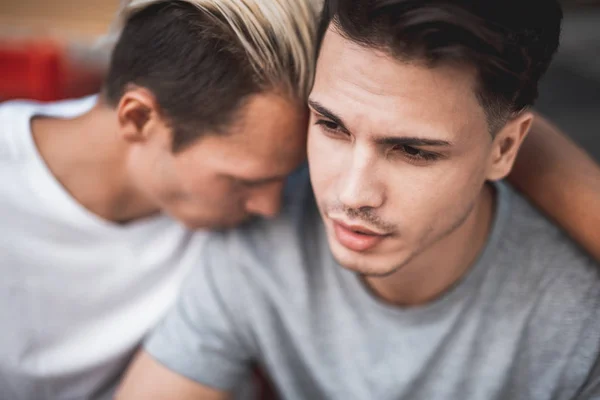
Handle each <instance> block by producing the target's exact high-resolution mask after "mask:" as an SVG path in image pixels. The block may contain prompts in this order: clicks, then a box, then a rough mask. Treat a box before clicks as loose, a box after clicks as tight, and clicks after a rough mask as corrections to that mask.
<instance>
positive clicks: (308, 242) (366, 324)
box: [146, 180, 600, 400]
mask: <svg viewBox="0 0 600 400" xmlns="http://www.w3.org/2000/svg"><path fill="white" fill-rule="evenodd" d="M295 189H296V191H295V194H294V195H293V196H292V197H291V198H290V199H288V200H287V205H286V208H285V210H284V213H283V214H282V215H281V217H279V218H278V219H276V220H271V221H260V220H259V221H256V222H253V223H251V224H249V225H248V226H245V227H242V228H240V229H237V230H235V231H231V232H226V233H215V234H213V235H212V237H211V239H210V240H209V242H208V244H207V247H206V249H205V251H204V252H203V253H202V259H201V260H199V265H198V266H197V268H195V270H194V271H193V273H192V274H191V275H190V276H189V278H188V279H187V284H186V285H185V287H184V289H183V291H182V293H181V298H180V300H179V303H178V305H177V306H176V307H175V308H174V309H173V310H172V312H171V313H170V315H168V316H167V318H166V319H165V320H164V321H163V323H162V324H161V325H160V326H159V327H158V329H157V330H156V331H155V332H154V334H153V335H152V336H151V337H150V338H149V339H148V341H147V343H146V350H147V351H148V352H149V353H150V354H151V355H152V356H153V357H154V358H155V359H157V360H158V361H159V362H161V363H162V364H164V365H165V366H167V367H168V368H170V369H172V370H173V371H176V372H178V373H180V374H182V375H184V376H186V377H188V378H191V379H193V380H195V381H197V382H200V383H202V384H204V385H207V386H211V387H214V388H219V389H223V390H230V389H231V388H233V387H235V386H236V383H237V382H239V381H240V380H241V379H242V377H244V376H245V375H246V374H247V373H248V371H249V369H250V368H251V365H252V364H253V363H254V362H256V363H259V364H260V365H261V366H262V367H263V368H264V369H265V371H266V373H267V375H268V376H269V378H270V379H271V381H272V382H273V383H274V386H275V387H276V388H277V391H278V392H279V394H280V396H281V398H283V399H290V400H295V399H343V400H352V399H361V400H371V399H378V400H385V399H394V400H397V399H410V400H436V399H440V400H448V399H459V400H484V399H485V400H490V399H497V400H507V399H510V400H520V399H523V400H531V399H535V400H544V399H572V398H577V399H583V398H585V399H592V398H598V397H595V396H599V393H600V391H598V387H600V386H599V382H600V378H599V376H600V374H599V373H598V371H597V370H596V371H595V370H594V368H596V369H598V366H597V365H596V364H597V362H598V353H599V347H600V346H599V345H600V342H599V341H600V307H599V302H600V280H599V277H598V266H597V265H595V264H594V263H593V262H592V261H591V260H590V259H589V258H588V257H587V256H586V255H585V254H583V253H582V251H581V250H580V249H579V248H577V247H576V246H575V245H574V244H573V243H572V242H571V241H570V240H569V239H568V238H567V237H566V236H565V235H564V234H563V233H562V232H561V231H560V230H559V229H558V228H556V227H555V226H554V225H553V224H552V223H551V222H549V221H548V220H547V219H546V218H545V217H543V216H542V215H540V213H539V212H538V211H536V210H535V209H534V208H532V207H531V206H530V205H529V204H528V203H527V202H526V201H525V200H524V199H523V198H522V197H520V196H519V195H517V194H516V193H514V192H513V191H512V190H511V189H510V188H508V187H507V186H506V185H503V184H499V185H496V192H497V210H496V216H495V220H494V225H493V228H492V232H491V235H490V237H489V240H488V243H487V245H486V247H485V249H484V250H483V252H482V254H481V256H480V258H479V260H478V261H477V263H476V264H475V265H474V266H473V267H472V268H471V270H470V271H469V272H468V274H467V275H466V276H465V277H464V278H463V279H462V280H461V281H460V282H458V283H457V284H456V285H454V287H453V288H452V289H451V290H449V291H448V292H446V293H445V294H444V295H443V296H442V297H440V298H439V299H437V300H436V301H434V302H432V303H429V304H427V305H424V306H419V307H412V308H400V307H394V306H390V305H386V304H384V303H382V302H380V301H378V300H377V299H376V298H374V297H372V295H371V294H370V292H369V291H368V290H366V289H365V287H364V286H363V285H362V283H361V281H360V280H359V278H358V277H357V275H356V274H355V273H353V272H350V271H348V270H346V269H344V268H342V267H340V266H339V265H337V264H336V262H335V260H334V259H333V258H332V255H331V253H330V250H329V247H328V244H327V240H326V237H325V232H324V228H323V225H322V222H321V219H320V217H319V215H318V212H317V210H316V206H315V204H314V199H313V197H312V193H311V190H310V185H309V184H308V182H307V180H305V181H304V182H297V184H296V186H295Z"/></svg>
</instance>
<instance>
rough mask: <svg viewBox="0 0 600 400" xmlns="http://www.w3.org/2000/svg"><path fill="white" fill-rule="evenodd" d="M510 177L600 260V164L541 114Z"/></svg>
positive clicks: (514, 183) (510, 179)
mask: <svg viewBox="0 0 600 400" xmlns="http://www.w3.org/2000/svg"><path fill="white" fill-rule="evenodd" d="M508 179H509V181H510V182H511V183H512V184H513V185H514V186H515V187H517V188H518V189H519V190H520V191H522V192H523V193H524V194H525V195H526V196H527V197H529V198H530V199H531V201H532V202H533V203H535V204H536V205H537V206H538V207H539V208H541V209H542V210H543V211H545V212H546V213H547V214H548V215H549V216H550V217H551V218H553V219H554V220H555V221H556V222H557V223H558V224H559V225H560V226H562V227H563V228H564V229H565V230H566V231H567V232H568V233H569V234H570V235H571V236H572V237H573V238H574V239H575V240H576V241H577V242H579V243H580V244H581V245H582V246H583V247H584V248H585V249H586V250H587V251H588V252H589V253H590V254H591V255H592V256H593V257H594V258H595V259H596V260H597V261H598V262H600V166H598V164H596V163H595V162H594V161H593V160H592V159H591V158H590V156H588V155H587V154H586V153H585V151H583V150H582V149H581V148H579V147H578V146H577V145H576V144H575V143H573V142H572V141H571V140H570V139H568V138H567V137H566V136H565V135H564V134H562V133H561V132H560V131H559V130H558V128H556V127H555V126H553V125H551V124H550V123H549V122H548V121H546V120H545V119H544V118H542V117H540V116H539V115H538V116H537V117H536V119H535V121H534V123H533V126H532V128H531V132H530V133H529V136H528V137H527V139H525V142H524V143H523V146H522V148H521V151H520V153H519V156H518V157H517V160H516V163H515V166H514V169H513V171H512V173H511V175H510V176H509V178H508Z"/></svg>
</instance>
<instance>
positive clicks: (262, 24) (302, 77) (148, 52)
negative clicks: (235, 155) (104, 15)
mask: <svg viewBox="0 0 600 400" xmlns="http://www.w3.org/2000/svg"><path fill="white" fill-rule="evenodd" d="M302 1H304V0H302ZM125 5H126V7H125V8H124V10H123V11H122V21H121V22H120V25H121V26H122V29H121V34H120V37H119V40H118V42H117V44H116V46H115V48H114V50H113V53H112V58H111V62H110V67H109V71H108V75H107V78H106V81H105V84H104V90H103V92H104V93H103V95H104V98H105V99H106V102H107V103H108V104H109V105H111V106H113V107H115V106H116V105H117V104H118V102H119V100H120V99H121V97H122V96H123V94H124V93H125V91H126V90H128V87H129V86H130V85H137V86H141V87H144V88H146V89H148V90H150V91H151V92H152V93H153V95H154V96H155V97H156V100H157V103H158V105H159V106H160V111H161V113H162V114H163V115H164V116H165V117H166V119H167V121H168V122H169V124H170V125H171V127H172V128H173V132H174V133H173V149H174V150H175V151H177V150H180V149H182V148H184V147H185V146H187V145H189V144H190V143H192V142H193V141H194V140H196V139H197V138H199V137H200V136H202V135H203V134H207V133H214V134H219V133H226V132H227V131H228V128H229V127H230V126H231V125H232V124H233V123H234V122H235V119H236V117H237V116H238V114H239V113H240V109H241V107H242V106H243V105H244V104H245V102H246V101H247V100H248V99H249V97H250V96H252V95H254V94H258V93H260V92H265V91H270V90H275V91H277V92H282V94H285V95H287V96H289V98H290V99H291V100H292V101H297V102H298V103H299V104H302V103H303V102H304V101H305V97H306V95H307V93H308V90H309V88H310V84H311V82H312V75H313V69H314V47H315V39H316V30H317V25H318V23H317V22H318V21H317V16H318V10H317V9H316V8H314V7H309V5H308V4H305V3H302V2H300V3H298V0H268V2H267V3H266V4H265V3H263V0H154V1H150V2H148V1H135V0H133V1H128V2H126V4H125Z"/></svg>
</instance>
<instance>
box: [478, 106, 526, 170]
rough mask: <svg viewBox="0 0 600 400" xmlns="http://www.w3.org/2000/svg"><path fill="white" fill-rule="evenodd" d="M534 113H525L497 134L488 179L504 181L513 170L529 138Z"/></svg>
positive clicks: (493, 144) (510, 121)
mask: <svg viewBox="0 0 600 400" xmlns="http://www.w3.org/2000/svg"><path fill="white" fill-rule="evenodd" d="M533 118H534V116H533V113H531V112H529V111H525V112H522V113H520V114H519V115H518V116H517V117H515V118H513V119H511V120H509V121H508V122H507V123H506V125H504V127H503V128H502V129H501V130H500V131H499V132H498V133H497V134H496V137H495V138H494V141H493V143H492V152H491V155H490V160H489V165H488V173H487V179H488V180H490V181H497V180H500V179H504V178H505V177H506V176H507V175H508V174H509V173H510V170H511V169H512V167H513V165H514V163H515V159H516V158H517V153H518V152H519V149H520V148H521V144H523V140H524V139H525V137H526V136H527V133H528V132H529V129H530V128H531V123H532V122H533Z"/></svg>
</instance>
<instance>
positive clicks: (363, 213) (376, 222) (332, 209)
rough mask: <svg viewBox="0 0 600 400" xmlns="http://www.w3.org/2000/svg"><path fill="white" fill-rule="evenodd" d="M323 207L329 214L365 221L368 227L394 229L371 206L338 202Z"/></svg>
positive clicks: (387, 230) (393, 226)
mask: <svg viewBox="0 0 600 400" xmlns="http://www.w3.org/2000/svg"><path fill="white" fill-rule="evenodd" d="M323 209H324V210H326V214H327V215H329V216H331V215H336V214H337V215H340V214H343V215H345V216H346V217H347V218H348V219H349V220H351V221H362V222H365V223H366V224H367V225H369V227H371V228H374V229H377V230H380V231H383V232H393V231H395V230H396V226H395V225H393V224H390V223H387V222H385V221H384V220H382V219H381V218H380V217H379V216H378V215H377V214H375V211H374V210H373V209H372V208H371V207H361V208H350V207H346V206H344V205H343V204H339V203H338V204H331V205H326V206H325V207H323Z"/></svg>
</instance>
